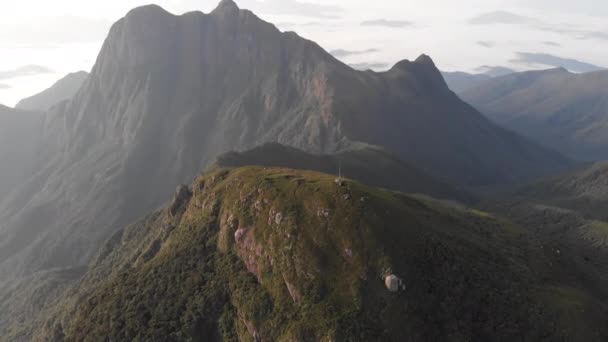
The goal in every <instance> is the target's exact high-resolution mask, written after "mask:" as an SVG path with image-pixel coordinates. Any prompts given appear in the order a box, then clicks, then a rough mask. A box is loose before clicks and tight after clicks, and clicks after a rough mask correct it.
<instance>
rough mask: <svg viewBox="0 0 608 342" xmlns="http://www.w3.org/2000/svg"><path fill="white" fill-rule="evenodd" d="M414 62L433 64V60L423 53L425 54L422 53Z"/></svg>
mask: <svg viewBox="0 0 608 342" xmlns="http://www.w3.org/2000/svg"><path fill="white" fill-rule="evenodd" d="M414 63H418V64H426V65H432V66H435V62H433V59H431V57H430V56H429V55H425V54H422V55H420V56H419V57H418V58H416V60H415V61H414Z"/></svg>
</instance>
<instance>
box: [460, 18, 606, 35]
mask: <svg viewBox="0 0 608 342" xmlns="http://www.w3.org/2000/svg"><path fill="white" fill-rule="evenodd" d="M469 24H471V25H496V24H504V25H519V26H524V27H527V28H529V29H533V30H539V31H546V32H553V33H558V34H564V35H569V36H572V37H574V38H576V39H581V40H583V39H596V40H608V33H606V32H602V31H589V30H584V29H581V28H580V27H577V26H573V25H567V24H563V23H562V24H551V23H547V22H544V21H542V20H539V19H536V18H532V17H527V16H523V15H519V14H515V13H511V12H505V11H497V12H488V13H482V14H480V15H478V16H476V17H474V18H471V19H470V20H469Z"/></svg>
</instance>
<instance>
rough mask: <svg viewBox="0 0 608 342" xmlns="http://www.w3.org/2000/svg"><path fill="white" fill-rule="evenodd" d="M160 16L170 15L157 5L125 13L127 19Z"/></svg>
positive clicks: (140, 7)
mask: <svg viewBox="0 0 608 342" xmlns="http://www.w3.org/2000/svg"><path fill="white" fill-rule="evenodd" d="M160 14H170V13H169V12H167V11H166V10H165V9H164V8H162V7H160V6H158V5H154V4H151V5H144V6H139V7H135V8H134V9H132V10H130V11H129V13H127V17H140V16H150V15H160Z"/></svg>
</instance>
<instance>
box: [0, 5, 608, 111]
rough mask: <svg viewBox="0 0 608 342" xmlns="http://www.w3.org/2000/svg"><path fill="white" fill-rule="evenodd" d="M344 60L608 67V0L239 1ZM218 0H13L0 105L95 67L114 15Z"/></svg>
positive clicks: (2, 39) (7, 10)
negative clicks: (425, 56)
mask: <svg viewBox="0 0 608 342" xmlns="http://www.w3.org/2000/svg"><path fill="white" fill-rule="evenodd" d="M235 1H236V2H237V4H238V5H239V6H240V7H241V8H247V9H251V10H253V11H254V12H255V13H256V14H258V16H260V17H261V18H262V19H264V20H267V21H270V22H272V23H274V24H276V25H277V27H279V29H281V30H282V31H296V32H298V33H299V34H300V35H301V36H303V37H305V38H308V39H312V40H314V41H316V42H317V43H319V44H320V45H321V46H322V47H324V48H325V49H326V50H328V51H330V52H331V53H333V54H334V55H335V56H336V57H338V58H339V59H341V60H342V61H343V62H345V63H347V64H349V65H351V66H353V67H355V68H359V69H366V68H371V69H374V70H377V71H382V70H386V69H388V68H390V67H391V66H392V65H393V64H395V63H396V62H398V61H400V60H403V59H415V58H416V57H417V56H419V55H420V54H422V53H425V54H428V55H430V56H431V57H432V58H433V60H434V61H435V63H436V64H437V66H438V67H439V68H440V69H442V70H446V71H455V70H460V71H467V72H484V71H487V70H494V68H495V67H507V68H510V69H513V70H517V71H519V70H528V69H541V68H550V67H557V66H564V67H566V68H567V69H570V70H571V71H574V72H587V71H593V70H598V69H601V68H603V67H608V20H607V19H608V1H599V0H577V1H572V0H459V1H451V0H424V1H420V0H375V1H369V0H264V1H262V0H235ZM218 2H219V0H103V1H102V0H53V1H48V0H18V1H17V0H5V1H3V3H2V5H0V8H1V11H0V56H2V57H1V58H0V104H4V105H9V106H13V105H15V104H16V103H17V102H18V101H19V100H20V99H22V98H24V97H27V96H30V95H33V94H35V93H37V92H39V91H42V90H44V89H46V88H48V87H49V86H51V85H52V84H53V83H54V82H55V81H57V80H58V79H60V78H61V77H63V76H65V75H66V74H67V73H70V72H75V71H79V70H85V71H90V69H91V68H92V66H93V64H94V63H95V59H96V57H97V53H98V52H99V50H100V48H101V45H102V44H103V40H104V38H105V36H106V34H107V32H108V30H109V28H110V26H111V25H112V23H113V22H115V21H117V20H118V19H120V18H121V17H123V16H124V15H125V14H126V13H127V12H128V11H129V10H130V9H132V8H134V7H137V6H140V5H145V4H149V3H156V4H158V5H160V6H162V7H164V8H165V9H167V10H168V11H170V12H172V13H174V14H182V13H184V12H189V11H194V10H198V11H203V12H205V13H208V12H210V11H211V10H212V9H213V8H215V6H217V3H218Z"/></svg>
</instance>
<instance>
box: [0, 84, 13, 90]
mask: <svg viewBox="0 0 608 342" xmlns="http://www.w3.org/2000/svg"><path fill="white" fill-rule="evenodd" d="M10 88H11V86H9V85H8V84H2V83H0V90H4V89H10Z"/></svg>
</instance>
